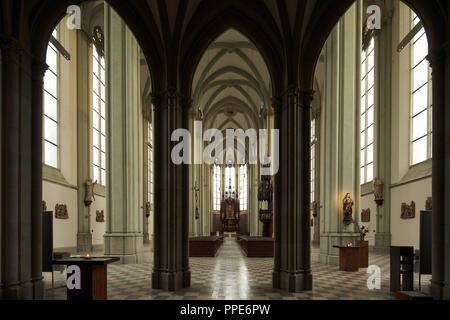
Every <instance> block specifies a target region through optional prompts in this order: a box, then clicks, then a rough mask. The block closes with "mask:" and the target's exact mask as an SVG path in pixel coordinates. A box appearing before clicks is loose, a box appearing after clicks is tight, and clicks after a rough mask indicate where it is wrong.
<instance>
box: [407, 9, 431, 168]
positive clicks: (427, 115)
mask: <svg viewBox="0 0 450 320" xmlns="http://www.w3.org/2000/svg"><path fill="white" fill-rule="evenodd" d="M419 22H420V19H419V17H418V16H417V15H416V14H415V13H414V12H413V11H411V28H413V27H414V26H415V25H417V24H418V23H419ZM427 55H428V40H427V36H426V34H425V29H424V28H423V27H422V29H420V31H419V32H418V33H417V34H416V36H415V37H414V39H413V41H412V42H411V124H410V128H411V139H410V140H411V141H410V146H411V156H410V159H411V161H410V163H411V165H414V164H418V163H420V162H423V161H425V160H428V159H431V153H432V151H431V135H432V126H431V124H432V120H431V108H432V101H431V68H430V67H429V64H428V61H427V59H426V57H427Z"/></svg>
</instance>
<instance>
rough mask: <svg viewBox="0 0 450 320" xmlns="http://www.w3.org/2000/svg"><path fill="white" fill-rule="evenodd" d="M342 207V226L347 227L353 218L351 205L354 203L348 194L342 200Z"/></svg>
mask: <svg viewBox="0 0 450 320" xmlns="http://www.w3.org/2000/svg"><path fill="white" fill-rule="evenodd" d="M343 205H344V208H343V209H344V224H345V225H349V224H350V223H352V216H353V205H354V202H353V200H352V198H351V197H350V193H347V194H346V195H345V198H344V200H343Z"/></svg>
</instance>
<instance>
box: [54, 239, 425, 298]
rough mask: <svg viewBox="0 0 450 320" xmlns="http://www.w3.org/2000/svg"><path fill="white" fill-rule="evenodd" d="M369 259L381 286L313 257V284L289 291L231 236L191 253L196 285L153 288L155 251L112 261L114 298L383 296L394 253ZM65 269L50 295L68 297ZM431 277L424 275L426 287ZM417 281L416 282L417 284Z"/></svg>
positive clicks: (264, 261) (267, 262)
mask: <svg viewBox="0 0 450 320" xmlns="http://www.w3.org/2000/svg"><path fill="white" fill-rule="evenodd" d="M370 264H374V265H378V266H380V268H381V271H382V281H381V290H374V291H372V290H369V289H367V285H366V283H367V278H368V277H369V275H368V274H367V273H366V269H360V271H359V272H357V273H347V272H341V271H339V268H338V267H335V266H328V265H322V264H318V263H313V265H312V270H313V290H312V291H310V292H303V293H287V292H284V291H280V290H274V289H273V288H272V269H273V259H270V258H246V257H245V256H244V255H243V254H242V252H241V250H240V248H239V246H238V245H237V243H236V242H235V241H234V240H226V241H225V243H224V246H223V247H222V248H221V249H220V251H219V254H218V256H217V257H216V258H191V259H190V266H191V272H192V279H191V288H189V289H184V290H180V291H177V292H165V291H161V290H153V289H152V288H151V272H152V262H151V253H150V251H147V252H146V262H145V263H143V264H138V265H110V266H109V267H108V299H110V300H210V299H213V300H383V299H393V297H392V296H391V295H390V293H389V256H388V255H380V254H374V253H371V254H370ZM65 278H66V276H65V274H64V273H55V287H56V288H55V289H52V288H51V277H50V275H49V274H47V275H46V285H47V288H48V289H47V290H46V298H47V299H50V300H65V299H66V289H65V287H64V285H65ZM415 278H416V282H417V275H416V276H415ZM428 280H429V278H425V277H423V279H422V288H423V289H426V288H425V287H426V283H428ZM417 287H418V283H416V285H415V288H416V289H417Z"/></svg>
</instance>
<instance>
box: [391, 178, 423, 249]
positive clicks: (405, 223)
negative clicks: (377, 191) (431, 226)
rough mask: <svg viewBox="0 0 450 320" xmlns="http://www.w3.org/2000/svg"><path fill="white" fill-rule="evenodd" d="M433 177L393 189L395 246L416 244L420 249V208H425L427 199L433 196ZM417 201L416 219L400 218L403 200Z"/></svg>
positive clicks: (392, 230) (393, 237)
mask: <svg viewBox="0 0 450 320" xmlns="http://www.w3.org/2000/svg"><path fill="white" fill-rule="evenodd" d="M431 192H432V183H431V178H427V179H424V180H421V181H417V182H414V183H410V184H407V185H403V186H398V187H395V188H393V189H391V194H392V198H391V235H392V241H391V243H392V245H393V246H414V248H415V249H419V239H420V237H419V232H420V210H425V201H426V199H427V197H431ZM411 201H414V202H415V203H416V217H415V218H414V219H408V220H404V219H400V215H401V205H402V202H405V203H407V204H410V203H411Z"/></svg>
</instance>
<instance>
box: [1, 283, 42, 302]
mask: <svg viewBox="0 0 450 320" xmlns="http://www.w3.org/2000/svg"><path fill="white" fill-rule="evenodd" d="M41 282H42V281H41ZM43 298H44V284H43V282H42V284H41V285H40V286H39V287H36V286H35V285H34V284H33V283H32V282H31V281H25V282H20V283H19V284H14V285H11V286H4V287H2V288H1V289H0V300H43Z"/></svg>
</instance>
